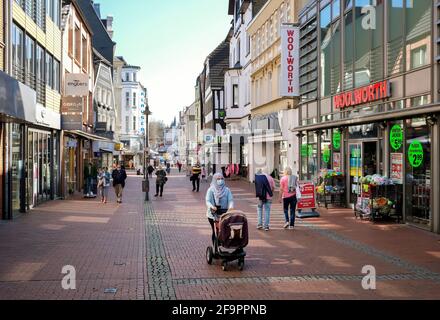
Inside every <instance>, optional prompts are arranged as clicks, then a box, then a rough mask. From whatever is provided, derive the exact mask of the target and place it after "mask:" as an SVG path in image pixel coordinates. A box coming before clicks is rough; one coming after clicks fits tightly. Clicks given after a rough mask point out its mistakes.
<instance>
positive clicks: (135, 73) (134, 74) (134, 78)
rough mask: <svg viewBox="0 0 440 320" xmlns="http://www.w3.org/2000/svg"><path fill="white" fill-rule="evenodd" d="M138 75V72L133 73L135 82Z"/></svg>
mask: <svg viewBox="0 0 440 320" xmlns="http://www.w3.org/2000/svg"><path fill="white" fill-rule="evenodd" d="M136 76H137V74H136V73H133V81H134V82H136V81H137V80H136Z"/></svg>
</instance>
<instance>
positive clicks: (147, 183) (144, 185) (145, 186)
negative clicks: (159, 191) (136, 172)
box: [142, 178, 150, 201]
mask: <svg viewBox="0 0 440 320" xmlns="http://www.w3.org/2000/svg"><path fill="white" fill-rule="evenodd" d="M142 192H145V201H150V195H149V193H150V180H148V178H147V179H146V180H143V181H142Z"/></svg>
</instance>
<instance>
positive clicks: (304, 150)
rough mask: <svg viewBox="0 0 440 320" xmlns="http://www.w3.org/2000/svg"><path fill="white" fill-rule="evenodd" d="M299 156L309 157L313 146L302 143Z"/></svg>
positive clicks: (311, 154)
mask: <svg viewBox="0 0 440 320" xmlns="http://www.w3.org/2000/svg"><path fill="white" fill-rule="evenodd" d="M301 156H302V157H311V156H313V147H312V146H311V145H308V144H303V145H302V146H301Z"/></svg>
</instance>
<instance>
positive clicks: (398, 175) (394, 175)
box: [391, 153, 403, 184]
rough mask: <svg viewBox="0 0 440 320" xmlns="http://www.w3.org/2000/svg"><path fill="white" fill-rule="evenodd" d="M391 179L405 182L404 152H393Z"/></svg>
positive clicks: (400, 182) (397, 182) (396, 181)
mask: <svg viewBox="0 0 440 320" xmlns="http://www.w3.org/2000/svg"><path fill="white" fill-rule="evenodd" d="M391 179H392V180H393V182H394V183H396V184H402V183H403V153H392V154H391Z"/></svg>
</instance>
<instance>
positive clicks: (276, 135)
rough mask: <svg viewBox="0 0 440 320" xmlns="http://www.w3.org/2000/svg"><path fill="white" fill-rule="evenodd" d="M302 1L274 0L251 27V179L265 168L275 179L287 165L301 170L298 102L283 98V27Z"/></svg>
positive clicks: (259, 14) (266, 5) (267, 3)
mask: <svg viewBox="0 0 440 320" xmlns="http://www.w3.org/2000/svg"><path fill="white" fill-rule="evenodd" d="M299 8H300V1H293V0H270V1H267V2H266V3H265V4H264V6H263V7H262V8H261V10H259V12H258V13H257V14H256V16H255V17H254V19H253V20H252V22H251V23H250V25H249V26H248V28H247V32H248V34H249V36H250V37H251V130H252V137H250V138H249V139H250V140H249V141H250V144H251V146H250V148H249V149H250V150H249V154H250V159H251V161H250V165H249V167H250V168H249V177H250V179H251V180H253V177H254V175H255V172H256V170H257V169H258V168H265V169H266V170H267V171H268V173H269V174H271V175H272V176H273V177H274V178H275V179H279V178H280V173H282V171H284V169H285V168H286V167H287V166H290V167H292V168H293V170H294V172H296V171H297V170H298V163H297V160H296V159H297V154H298V144H299V141H298V139H297V137H296V136H295V135H294V134H292V132H290V130H289V129H291V128H294V127H295V126H296V125H297V119H298V114H297V109H296V106H297V102H298V101H297V99H292V98H289V99H288V98H285V97H283V96H281V93H280V84H281V36H280V35H281V33H280V29H281V25H282V24H285V23H295V22H296V20H297V18H296V17H297V13H298V10H299Z"/></svg>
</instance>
